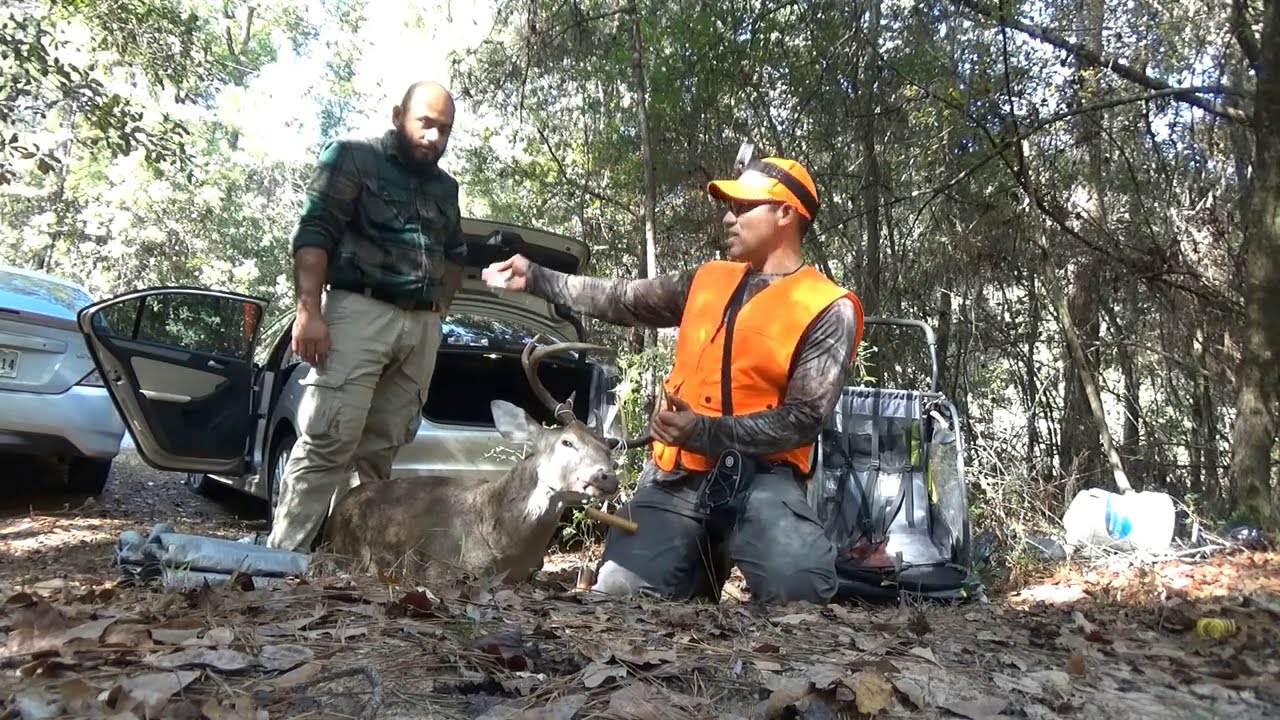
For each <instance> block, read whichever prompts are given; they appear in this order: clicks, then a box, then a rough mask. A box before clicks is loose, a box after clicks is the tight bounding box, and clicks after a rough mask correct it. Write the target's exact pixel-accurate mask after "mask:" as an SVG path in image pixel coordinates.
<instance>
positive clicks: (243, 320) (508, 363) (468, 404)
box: [80, 218, 622, 506]
mask: <svg viewBox="0 0 1280 720" xmlns="http://www.w3.org/2000/svg"><path fill="white" fill-rule="evenodd" d="M463 233H464V235H465V236H466V240H467V247H468V258H469V259H468V267H467V268H466V272H465V275H464V280H463V285H462V288H461V289H460V290H459V292H458V294H457V296H456V297H455V298H454V301H453V304H452V306H451V307H450V312H449V314H448V315H447V316H446V317H445V318H444V321H443V323H442V333H443V337H442V342H441V349H440V353H439V356H438V359H437V362H436V370H435V375H434V377H433V379H432V383H431V388H430V390H429V394H428V397H427V402H426V404H425V405H424V406H423V408H422V413H421V414H420V416H419V417H418V418H417V419H416V423H417V428H416V431H415V432H414V433H413V439H412V440H411V441H410V442H409V443H408V444H407V445H406V446H405V447H403V448H402V449H401V450H400V452H399V453H398V454H397V456H396V458H395V460H394V463H393V469H392V472H393V474H394V475H397V476H401V475H409V476H428V475H442V474H448V475H455V476H464V477H465V476H470V477H489V476H494V475H499V474H501V473H503V472H505V471H506V470H507V469H508V468H509V467H511V466H512V465H513V464H514V462H515V460H517V459H518V458H517V457H516V456H515V455H514V454H513V453H512V452H511V451H510V450H504V448H503V440H502V438H501V436H500V435H499V434H498V432H497V430H495V429H494V426H493V418H492V416H491V414H490V410H489V402H490V401H491V400H493V399H498V398H501V399H504V400H508V401H510V402H513V403H516V404H517V405H520V406H521V407H523V408H525V410H527V411H528V412H529V413H530V414H532V415H533V416H534V417H535V418H538V419H541V420H544V421H547V422H550V421H551V417H550V413H548V411H547V410H546V408H545V407H544V406H543V404H542V403H540V402H539V401H538V399H537V397H536V396H535V395H534V394H533V391H532V389H531V388H530V387H529V384H528V382H527V380H526V379H525V377H524V373H523V370H522V367H521V364H520V353H521V351H522V350H523V349H524V345H525V343H526V342H528V341H529V340H531V339H533V338H534V337H535V336H537V335H539V334H541V335H543V336H544V337H546V338H547V339H548V340H551V341H580V340H585V339H586V338H585V337H584V331H583V328H582V324H581V323H580V322H579V321H578V320H577V318H575V317H574V316H573V315H571V314H570V313H569V312H568V310H567V309H566V308H561V307H556V306H553V305H552V304H551V303H548V302H547V301H545V300H541V299H539V298H537V297H534V296H533V295H530V294H527V293H510V292H504V291H494V290H492V289H490V288H488V287H486V286H485V285H484V284H483V283H482V282H481V280H480V270H481V269H483V268H484V267H485V266H487V265H488V264H489V263H491V262H494V261H497V260H500V259H504V258H507V257H510V256H511V255H512V254H513V253H516V252H519V253H522V254H524V255H526V256H527V257H530V258H531V259H533V260H534V261H535V262H538V263H539V264H542V265H545V266H547V267H551V268H554V269H557V270H561V271H564V272H569V273H576V272H578V271H579V270H580V269H581V268H582V267H584V266H585V265H586V263H587V261H588V260H589V257H590V248H589V247H588V246H587V245H585V244H584V243H582V242H580V241H578V240H574V239H572V238H568V237H565V236H562V235H554V234H551V233H546V232H541V231H538V230H533V229H530V228H524V227H518V226H514V225H508V224H503V223H497V222H493V221H487V220H476V219H472V218H463ZM266 306H267V302H266V301H265V300H262V299H260V298H254V297H249V296H245V295H238V294H235V293H226V292H215V291H210V290H203V289H197V288H149V289H145V290H138V291H135V292H131V293H127V294H124V295H121V296H118V297H115V298H112V299H110V300H107V301H104V302H101V303H97V304H95V305H93V306H91V307H88V308H86V309H85V310H84V311H83V312H81V313H80V327H81V330H82V331H83V332H84V335H85V337H86V338H87V339H88V341H89V346H90V347H91V348H92V350H93V354H94V359H95V362H96V363H97V365H98V367H99V368H100V369H101V371H102V373H103V376H104V377H107V378H108V379H109V380H110V381H111V382H110V386H109V389H110V391H111V393H112V394H113V395H114V396H115V397H116V399H117V401H118V402H119V403H120V407H121V411H122V413H123V414H124V416H125V418H126V419H127V420H128V424H129V428H130V432H131V434H132V435H133V437H134V442H135V445H136V446H137V448H138V452H139V454H140V455H141V456H142V458H143V459H144V460H145V461H146V462H147V463H148V464H150V465H152V466H153V467H156V468H159V469H162V470H173V471H178V472H186V473H188V475H187V477H188V483H190V484H191V485H192V486H193V487H194V488H196V489H197V490H206V489H208V488H209V487H211V486H212V485H213V484H214V483H223V484H226V485H230V486H232V487H234V488H236V489H239V490H242V491H244V492H247V493H249V494H251V495H255V496H257V497H260V498H263V499H265V500H267V501H269V502H270V503H271V504H272V506H274V505H275V503H276V502H277V500H278V498H279V494H280V493H279V482H280V477H281V474H282V471H283V469H284V467H285V464H286V463H287V462H288V458H289V453H290V451H291V450H292V448H293V445H294V442H295V441H296V439H297V426H298V423H297V413H298V404H299V401H300V399H301V396H302V385H301V384H300V382H299V381H300V380H301V379H302V377H304V376H305V375H306V372H307V369H308V366H307V365H306V363H304V362H302V361H301V360H300V359H299V358H298V357H297V356H296V355H295V354H294V353H293V352H292V351H291V350H290V340H291V337H290V331H291V330H292V325H293V313H292V309H290V311H289V312H287V313H283V314H281V316H280V317H278V318H276V319H275V320H274V321H273V322H271V323H269V325H268V327H266V328H265V329H264V328H262V327H261V325H262V319H263V316H264V310H265V308H266ZM260 335H265V337H266V342H265V343H263V344H262V347H261V349H260V350H257V351H256V352H255V348H256V347H257V346H258V344H259V343H258V342H257V340H258V337H259V336H260ZM602 360H603V358H587V357H581V356H571V357H567V358H559V359H549V360H548V361H547V362H546V363H545V364H544V366H543V367H542V368H541V370H540V373H539V377H540V378H541V379H542V380H543V383H544V384H545V385H546V387H547V389H549V390H550V391H551V392H552V393H553V394H554V395H555V396H556V397H557V398H558V399H561V400H563V399H565V398H567V397H568V396H569V394H570V393H576V398H575V401H574V410H575V412H576V413H577V415H578V417H579V418H581V419H582V420H583V421H584V422H587V423H588V425H590V426H591V427H593V428H594V429H597V430H599V431H601V432H603V433H604V434H605V435H606V436H608V437H621V434H622V423H621V421H620V419H619V418H618V416H617V407H616V402H615V400H614V393H613V391H612V388H613V386H614V385H615V384H616V383H617V381H618V379H619V377H618V373H617V371H616V369H615V368H614V367H613V366H611V365H609V364H607V363H604V362H601V361H602Z"/></svg>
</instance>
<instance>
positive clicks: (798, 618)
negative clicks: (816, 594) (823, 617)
mask: <svg viewBox="0 0 1280 720" xmlns="http://www.w3.org/2000/svg"><path fill="white" fill-rule="evenodd" d="M817 620H818V618H817V617H815V616H813V615H809V614H806V613H801V614H797V615H783V616H782V617H780V618H777V619H776V620H774V622H775V623H778V624H779V625H799V624H801V623H813V622H817Z"/></svg>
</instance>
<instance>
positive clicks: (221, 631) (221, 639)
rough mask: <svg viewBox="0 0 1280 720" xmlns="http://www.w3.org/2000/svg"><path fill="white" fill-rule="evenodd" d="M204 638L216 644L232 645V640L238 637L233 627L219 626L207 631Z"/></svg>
mask: <svg viewBox="0 0 1280 720" xmlns="http://www.w3.org/2000/svg"><path fill="white" fill-rule="evenodd" d="M204 639H205V640H208V641H209V642H211V643H213V644H214V645H230V644H231V641H232V640H235V639H236V635H235V633H234V632H232V630H231V628H228V627H219V628H214V629H212V630H210V631H209V632H207V633H205V634H204Z"/></svg>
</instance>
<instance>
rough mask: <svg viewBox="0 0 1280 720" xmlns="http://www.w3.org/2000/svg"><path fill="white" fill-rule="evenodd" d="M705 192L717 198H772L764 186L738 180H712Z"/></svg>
mask: <svg viewBox="0 0 1280 720" xmlns="http://www.w3.org/2000/svg"><path fill="white" fill-rule="evenodd" d="M707 192H708V193H709V194H710V195H711V197H713V198H715V199H717V200H772V199H773V197H771V196H770V195H769V192H768V190H767V189H766V188H762V187H760V186H759V185H754V186H753V185H748V184H746V183H743V182H742V181H740V180H712V181H711V182H709V183H707Z"/></svg>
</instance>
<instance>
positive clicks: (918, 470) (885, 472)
mask: <svg viewBox="0 0 1280 720" xmlns="http://www.w3.org/2000/svg"><path fill="white" fill-rule="evenodd" d="M865 322H866V324H868V325H872V324H887V325H902V326H911V327H917V328H920V329H922V330H924V332H925V337H926V340H927V342H928V344H929V350H930V361H931V364H932V369H931V372H930V375H931V385H932V387H931V389H930V391H928V392H921V391H914V390H900V389H893V388H877V387H862V386H848V387H845V388H844V389H843V390H842V391H841V394H840V398H839V400H838V402H837V403H836V407H835V409H834V411H833V412H832V413H831V415H830V416H828V418H827V422H826V424H825V427H824V429H823V431H822V433H821V435H820V436H819V438H818V442H817V445H816V448H815V452H814V468H813V477H812V478H811V479H810V481H809V490H808V496H809V502H810V504H811V505H812V506H813V507H814V508H815V509H816V510H817V513H818V516H819V518H820V519H821V520H822V522H823V525H824V526H825V527H826V531H827V537H829V538H830V539H831V541H832V542H833V543H834V544H835V546H836V550H837V560H836V575H837V578H838V580H839V589H838V590H837V592H836V599H837V600H852V599H858V600H867V601H898V600H900V599H902V598H903V597H904V596H908V597H918V598H930V599H935V600H950V601H962V600H967V599H973V598H975V597H979V596H981V594H982V585H981V582H980V581H979V579H978V578H977V576H976V575H975V574H974V572H973V557H972V556H973V551H972V547H971V545H972V541H971V536H970V527H969V494H968V489H967V487H966V484H965V476H964V454H963V447H962V444H961V437H960V433H959V422H958V421H959V415H958V413H957V411H956V409H955V406H954V405H953V404H952V403H951V402H950V400H948V399H947V398H946V397H945V395H943V394H942V393H941V392H940V391H939V389H938V388H939V382H938V373H937V369H936V368H937V363H936V361H935V360H934V359H935V357H936V354H935V353H936V351H935V343H934V336H933V330H932V328H930V327H929V326H928V325H927V324H925V323H923V322H918V321H912V320H896V319H881V318H866V321H865Z"/></svg>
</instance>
